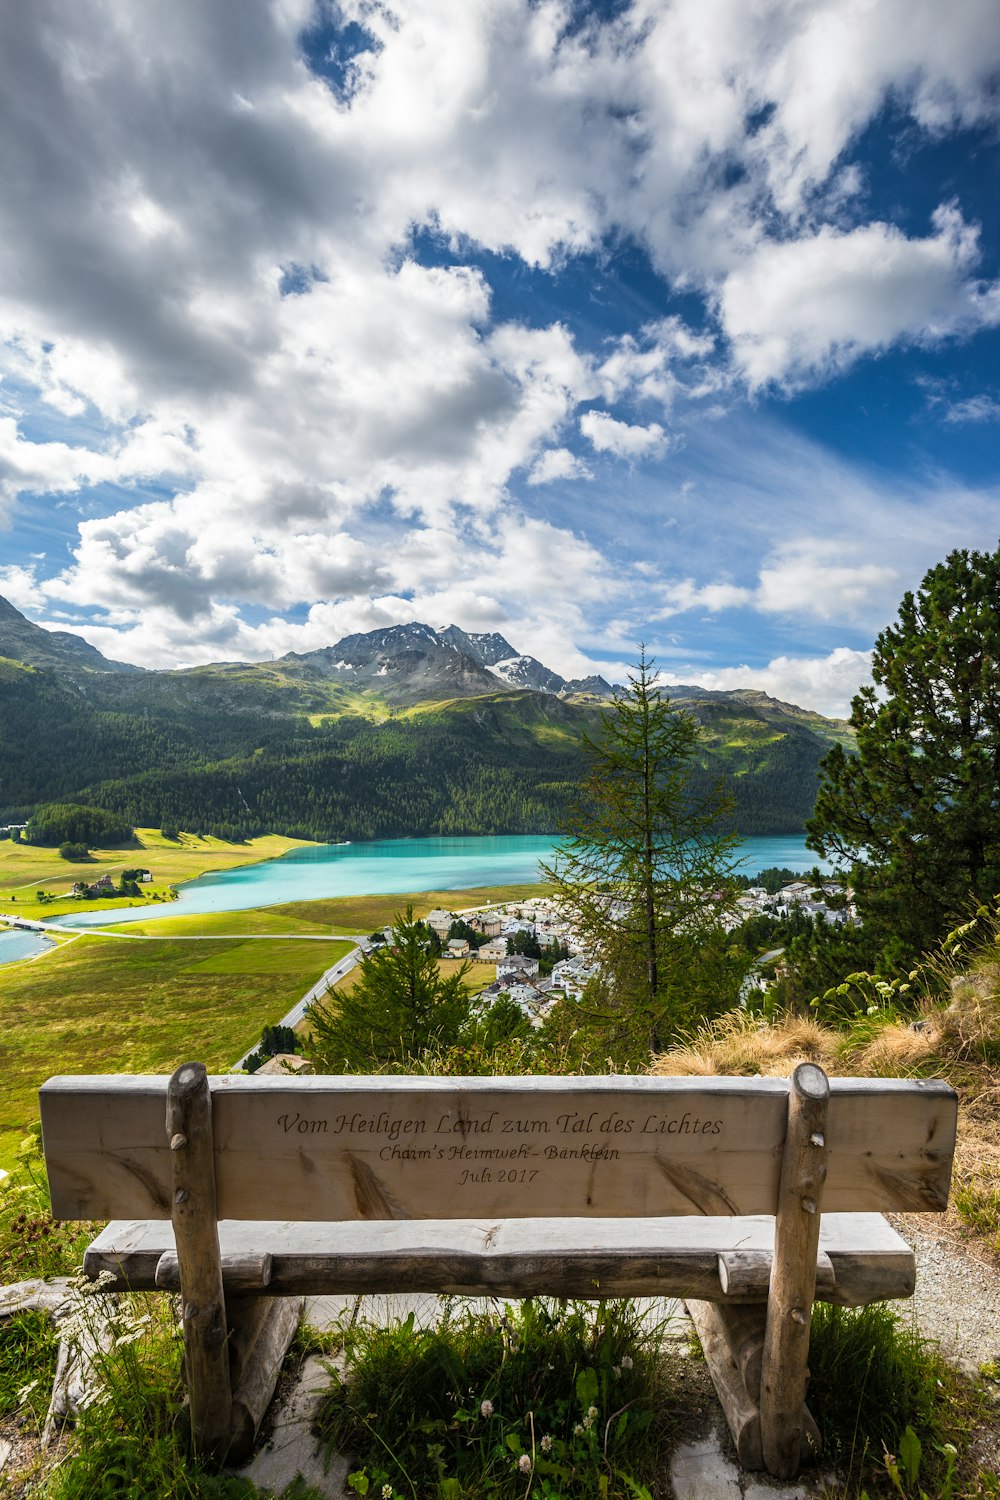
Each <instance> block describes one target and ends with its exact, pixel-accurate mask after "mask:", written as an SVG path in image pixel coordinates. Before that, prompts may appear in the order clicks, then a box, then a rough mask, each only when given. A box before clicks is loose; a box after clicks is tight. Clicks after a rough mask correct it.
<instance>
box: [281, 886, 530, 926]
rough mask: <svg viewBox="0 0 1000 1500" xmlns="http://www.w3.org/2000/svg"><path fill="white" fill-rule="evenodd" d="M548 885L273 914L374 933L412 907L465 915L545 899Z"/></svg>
mask: <svg viewBox="0 0 1000 1500" xmlns="http://www.w3.org/2000/svg"><path fill="white" fill-rule="evenodd" d="M551 890H552V887H551V886H549V885H489V886H485V885H483V886H475V887H474V888H473V889H471V890H467V891H420V892H412V891H411V892H410V893H409V894H403V895H389V896H335V897H331V898H330V900H328V901H291V902H289V903H288V904H287V905H286V906H273V907H270V908H269V910H270V911H272V912H275V913H287V914H288V915H289V916H295V917H299V918H300V919H302V920H305V921H322V922H326V923H328V924H329V926H330V928H331V929H332V930H333V931H334V932H349V933H357V932H374V931H375V929H376V928H378V927H384V926H385V925H386V923H387V922H391V921H392V920H393V918H394V917H395V916H396V915H397V913H399V912H402V911H405V910H406V907H407V906H408V905H412V907H413V911H414V914H415V915H416V916H418V917H420V916H426V915H427V913H428V912H429V911H434V910H436V909H437V908H441V909H443V910H444V911H469V910H471V909H472V908H473V907H476V906H488V905H490V904H491V903H493V902H501V901H532V900H536V899H537V898H538V897H539V896H544V895H547V894H548V893H549V892H550V891H551Z"/></svg>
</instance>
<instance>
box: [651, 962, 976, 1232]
mask: <svg viewBox="0 0 1000 1500" xmlns="http://www.w3.org/2000/svg"><path fill="white" fill-rule="evenodd" d="M998 990H1000V967H998V966H996V965H988V966H985V967H984V969H983V970H982V971H980V970H978V969H977V970H976V971H975V972H973V973H971V974H965V975H960V976H957V977H955V978H954V979H953V980H952V982H951V1003H950V1004H949V1005H948V1006H942V1005H941V1004H938V1005H936V1006H934V1005H931V1004H930V1003H928V1004H927V1006H926V1007H925V1010H924V1014H923V1016H922V1017H921V1019H920V1021H919V1022H918V1023H916V1026H914V1024H908V1023H906V1022H905V1021H896V1020H892V1019H887V1018H885V1017H883V1016H878V1015H876V1016H859V1017H858V1018H857V1020H856V1022H855V1024H854V1025H853V1026H850V1027H847V1028H846V1029H842V1030H835V1029H834V1028H832V1027H828V1026H823V1025H821V1024H820V1023H818V1022H816V1021H813V1020H811V1019H809V1018H806V1017H803V1016H796V1015H784V1016H779V1017H777V1018H776V1019H775V1020H773V1021H770V1022H768V1021H763V1020H760V1019H759V1018H756V1017H754V1016H750V1015H748V1014H747V1013H746V1011H734V1012H731V1013H730V1014H729V1015H725V1016H722V1017H720V1018H719V1019H718V1020H716V1021H713V1022H711V1023H708V1024H706V1025H704V1026H702V1027H701V1028H700V1029H699V1031H698V1032H696V1033H695V1035H694V1036H693V1037H692V1038H691V1039H690V1040H689V1041H688V1042H686V1043H684V1044H683V1045H681V1046H677V1047H673V1048H671V1049H670V1051H669V1052H665V1053H663V1054H661V1055H660V1056H659V1057H656V1058H654V1060H653V1063H652V1065H651V1067H650V1072H651V1073H654V1074H657V1075H659V1076H660V1077H672V1078H676V1077H685V1076H692V1077H706V1076H714V1075H719V1076H725V1075H730V1076H740V1075H742V1076H747V1075H758V1076H762V1077H772V1078H773V1077H779V1078H780V1077H788V1075H789V1074H790V1073H791V1072H792V1070H793V1069H794V1068H795V1067H796V1066H797V1065H798V1064H799V1063H800V1062H815V1063H819V1064H820V1065H821V1066H822V1067H823V1068H825V1069H826V1071H827V1072H828V1073H831V1074H841V1075H854V1076H860V1077H875V1078H900V1077H906V1076H908V1075H913V1074H917V1075H919V1076H921V1077H933V1076H937V1077H943V1078H946V1079H948V1080H949V1081H950V1082H951V1083H952V1084H954V1086H955V1088H956V1089H957V1091H958V1096H959V1115H958V1141H957V1145H956V1150H955V1166H954V1175H953V1182H952V1198H951V1205H950V1207H949V1211H948V1215H947V1218H948V1220H949V1221H950V1224H951V1227H952V1230H953V1231H954V1232H956V1233H959V1234H961V1235H963V1236H964V1237H966V1238H969V1237H971V1238H973V1239H975V1240H976V1241H978V1243H979V1245H980V1246H981V1247H984V1248H985V1249H986V1250H988V1251H991V1252H993V1254H994V1255H996V1254H1000V1073H998V1072H997V1069H996V1068H995V1066H992V1065H991V1064H992V1057H993V1056H994V1055H995V1052H996V1049H997V1045H998V1042H1000V1003H998Z"/></svg>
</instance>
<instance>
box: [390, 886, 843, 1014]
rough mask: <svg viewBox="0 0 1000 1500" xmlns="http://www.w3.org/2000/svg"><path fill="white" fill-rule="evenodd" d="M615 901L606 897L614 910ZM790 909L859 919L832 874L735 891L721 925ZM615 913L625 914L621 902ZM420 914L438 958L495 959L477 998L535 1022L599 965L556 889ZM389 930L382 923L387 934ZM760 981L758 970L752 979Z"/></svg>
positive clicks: (826, 918) (820, 917)
mask: <svg viewBox="0 0 1000 1500" xmlns="http://www.w3.org/2000/svg"><path fill="white" fill-rule="evenodd" d="M619 904H620V903H616V902H614V901H613V900H612V901H611V902H610V911H611V915H612V916H613V917H614V916H615V915H616V911H615V908H616V906H617V905H619ZM795 912H797V913H799V914H800V915H801V916H805V917H811V918H813V919H814V920H816V921H822V922H827V923H830V924H831V925H840V924H845V923H854V922H855V921H856V920H857V917H856V913H855V910H854V905H853V900H852V892H851V891H850V890H848V891H847V893H846V895H845V892H844V889H843V887H842V886H841V885H840V884H839V883H838V882H837V881H835V880H828V881H824V882H822V883H820V884H817V883H816V882H814V881H810V880H795V881H789V882H788V883H787V884H785V885H783V886H782V887H781V888H780V889H779V890H778V891H777V892H769V891H767V890H765V889H764V887H763V886H751V887H750V888H749V889H747V890H746V891H743V892H742V893H741V894H740V895H739V896H738V897H737V899H736V902H735V906H734V909H733V911H732V912H730V913H727V915H726V916H725V918H724V919H723V925H724V926H725V928H726V930H727V931H733V930H735V929H737V928H738V927H740V926H741V925H742V924H743V923H744V922H746V921H747V920H748V919H749V918H751V917H754V916H766V917H771V918H775V919H779V920H781V919H787V918H789V917H791V916H792V914H793V913H795ZM617 914H618V915H620V916H621V917H624V915H625V910H624V907H622V909H621V912H620V913H617ZM424 921H425V922H426V924H427V926H428V927H429V928H430V929H431V931H432V932H433V933H434V934H435V936H436V937H437V939H438V940H439V941H440V943H441V956H442V958H444V959H455V960H459V961H462V960H468V959H474V960H475V961H476V962H477V963H480V964H495V965H496V976H495V978H494V979H493V980H492V981H490V982H489V983H487V984H486V985H485V986H484V988H483V989H482V990H481V991H480V1003H481V1004H489V1003H490V1002H491V1001H493V1000H495V999H497V998H498V997H499V996H500V995H502V994H503V995H507V996H508V997H509V998H510V999H511V1000H513V1001H514V1002H515V1004H516V1005H518V1006H519V1007H520V1008H521V1010H522V1011H523V1012H524V1015H525V1016H526V1018H527V1019H528V1020H529V1022H530V1023H531V1024H532V1025H533V1026H536V1027H538V1026H541V1024H542V1022H543V1021H544V1019H545V1017H546V1015H547V1014H548V1013H549V1011H550V1010H551V1009H552V1007H553V1006H554V1005H555V1004H556V1003H557V1002H558V1001H560V1000H562V999H570V1000H578V999H579V998H580V997H581V996H582V994H583V992H584V990H585V988H586V986H587V984H588V983H589V981H590V980H591V979H593V978H594V977H595V976H596V975H597V974H599V972H600V965H599V963H598V961H597V959H596V957H595V955H594V954H593V953H591V952H589V951H588V949H587V947H586V945H585V943H584V942H583V940H582V939H581V936H580V934H579V933H578V931H577V930H576V928H575V926H574V924H573V923H572V922H571V921H570V920H569V918H568V917H567V915H566V914H565V913H564V912H563V911H562V910H561V908H560V906H559V903H558V901H557V900H556V899H555V898H554V897H550V896H540V897H538V898H537V899H534V900H531V901H527V902H525V901H520V902H517V901H511V902H506V903H500V904H498V905H495V906H481V907H476V908H474V909H470V910H454V911H451V910H445V909H443V908H438V909H436V910H434V911H432V912H429V913H428V915H427V916H426V917H425V918H424ZM390 931H391V929H388V928H387V929H386V933H385V935H386V937H388V936H389V933H390ZM765 985H766V981H765V980H764V978H763V976H759V977H758V978H757V979H756V981H755V983H754V985H753V987H760V988H763V987H765ZM744 999H745V993H744Z"/></svg>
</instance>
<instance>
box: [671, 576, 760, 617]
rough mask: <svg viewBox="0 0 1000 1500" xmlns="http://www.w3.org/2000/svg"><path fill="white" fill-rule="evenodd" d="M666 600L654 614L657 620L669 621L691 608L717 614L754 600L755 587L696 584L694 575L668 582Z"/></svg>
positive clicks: (718, 583) (723, 582) (723, 583)
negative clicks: (753, 588)
mask: <svg viewBox="0 0 1000 1500" xmlns="http://www.w3.org/2000/svg"><path fill="white" fill-rule="evenodd" d="M663 597H664V600H665V603H664V604H663V605H662V606H661V607H660V608H659V609H657V610H656V611H655V612H654V613H653V615H652V616H651V618H652V619H654V620H669V619H670V618H671V617H672V616H673V615H680V614H686V613H687V612H688V611H689V610H693V609H702V610H705V611H707V613H709V614H715V613H717V612H718V611H719V610H723V609H739V608H741V607H743V606H744V605H747V604H750V603H751V602H752V601H753V597H754V594H753V590H752V589H748V588H743V587H741V586H740V585H739V584H734V583H727V582H725V581H721V582H717V583H705V584H700V585H699V584H696V583H695V581H694V579H693V578H683V579H680V580H679V581H678V582H676V583H670V584H667V585H666V587H665V588H664V589H663Z"/></svg>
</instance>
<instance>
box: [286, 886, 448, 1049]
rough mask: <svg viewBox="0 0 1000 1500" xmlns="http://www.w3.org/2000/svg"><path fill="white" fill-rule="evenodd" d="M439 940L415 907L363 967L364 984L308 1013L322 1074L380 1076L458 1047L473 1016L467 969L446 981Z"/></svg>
mask: <svg viewBox="0 0 1000 1500" xmlns="http://www.w3.org/2000/svg"><path fill="white" fill-rule="evenodd" d="M432 938H433V933H432V932H431V930H430V928H428V927H427V926H426V925H425V924H424V923H423V922H421V921H418V920H415V919H414V916H413V907H412V906H408V907H407V908H406V911H405V913H404V914H403V915H402V916H397V918H396V921H395V924H394V925H393V929H392V937H391V938H390V940H389V942H388V943H386V944H385V945H384V946H382V947H378V948H375V949H373V950H372V952H370V953H368V954H366V955H365V957H364V958H363V959H362V961H361V965H360V974H359V977H358V980H357V983H356V984H355V985H354V986H353V988H351V989H349V990H344V991H339V992H337V993H336V994H332V995H330V997H329V998H328V999H327V1000H326V1001H317V1002H316V1004H314V1005H311V1006H310V1007H309V1010H308V1011H307V1013H306V1015H307V1020H308V1023H309V1029H310V1036H309V1041H308V1042H307V1044H306V1048H305V1050H306V1055H307V1056H308V1057H309V1059H310V1060H311V1061H312V1062H313V1063H314V1064H315V1066H316V1069H317V1071H318V1072H322V1073H378V1072H384V1071H391V1070H397V1069H402V1068H404V1067H405V1064H406V1063H407V1061H408V1060H409V1059H412V1058H415V1057H419V1056H420V1055H421V1054H423V1053H426V1052H430V1051H436V1050H438V1049H444V1048H447V1047H451V1046H454V1045H455V1043H456V1042H457V1041H458V1037H459V1034H460V1032H461V1029H462V1026H463V1024H464V1023H465V1022H466V1020H467V1019H468V1015H469V997H468V993H467V991H466V989H465V985H464V984H463V979H464V977H465V974H466V972H467V971H468V968H469V965H468V964H462V965H460V966H458V967H456V968H455V969H454V971H453V972H452V973H450V974H449V975H448V977H447V978H443V977H442V975H441V973H440V971H439V969H438V957H437V948H436V946H435V944H434V943H433V941H432Z"/></svg>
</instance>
